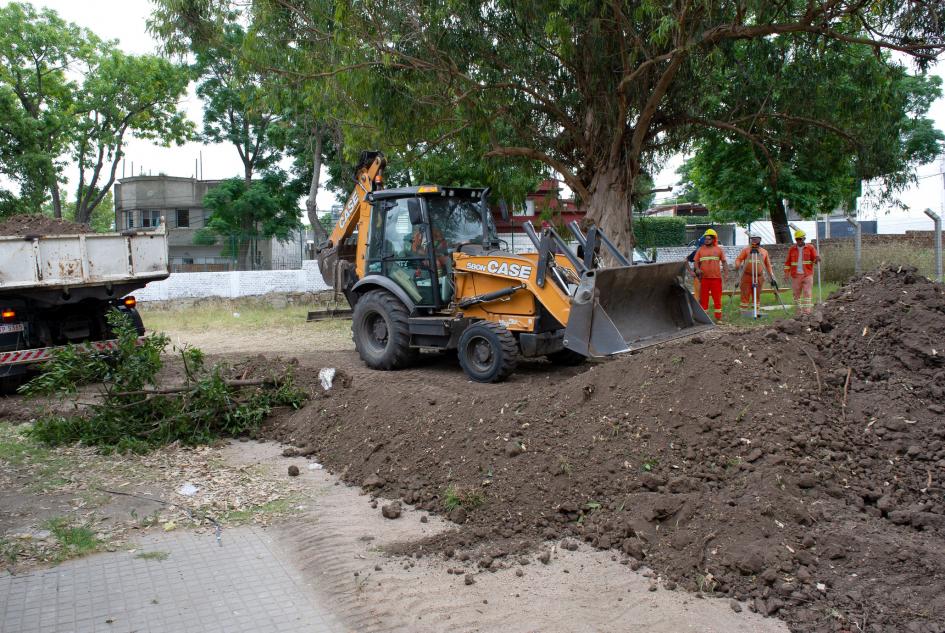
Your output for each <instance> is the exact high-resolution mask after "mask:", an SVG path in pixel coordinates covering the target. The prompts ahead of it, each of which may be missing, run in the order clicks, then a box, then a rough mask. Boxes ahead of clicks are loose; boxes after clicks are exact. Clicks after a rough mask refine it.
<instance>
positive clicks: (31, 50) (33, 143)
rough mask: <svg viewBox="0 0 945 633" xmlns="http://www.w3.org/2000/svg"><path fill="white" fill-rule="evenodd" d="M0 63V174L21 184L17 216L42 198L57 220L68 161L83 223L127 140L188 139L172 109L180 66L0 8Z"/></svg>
mask: <svg viewBox="0 0 945 633" xmlns="http://www.w3.org/2000/svg"><path fill="white" fill-rule="evenodd" d="M0 58H2V61H3V63H2V64H0V173H3V174H4V175H6V176H8V177H9V178H10V179H11V180H13V181H15V182H16V183H17V184H18V185H19V189H20V192H19V203H20V204H19V206H20V208H19V209H18V210H20V211H34V212H36V211H39V209H40V208H41V206H42V205H43V203H44V202H45V200H46V198H47V196H48V197H49V198H51V209H52V213H53V215H54V216H55V217H62V201H61V199H60V182H59V181H60V173H61V170H62V167H63V165H64V164H65V162H66V159H69V158H71V159H72V160H74V161H75V162H76V163H77V164H78V168H79V182H78V184H77V191H76V202H75V219H76V221H78V222H83V223H85V222H88V221H89V218H91V217H92V215H93V213H94V211H95V208H96V207H97V206H98V205H99V204H101V202H102V200H104V198H105V196H106V195H107V194H108V192H109V191H110V189H111V186H112V184H113V183H114V180H115V172H116V168H117V165H118V163H119V161H120V160H121V157H122V144H123V142H124V139H125V137H126V134H131V135H134V136H138V137H141V138H147V139H150V140H153V141H158V142H162V143H170V142H178V141H182V140H184V139H185V138H186V137H187V136H188V135H189V132H190V127H191V124H190V123H188V122H187V121H186V118H185V116H184V114H183V113H182V112H180V111H179V110H178V106H177V102H178V100H179V99H180V98H181V96H182V95H183V94H184V93H185V92H186V89H187V83H188V74H187V71H186V69H185V68H183V67H180V66H176V65H174V64H171V63H170V62H168V61H167V60H164V59H161V58H159V57H155V56H150V55H144V56H134V55H125V54H124V53H122V52H121V51H119V50H118V49H117V47H116V45H115V43H114V42H103V41H102V40H100V39H99V38H98V37H96V36H95V35H94V34H93V33H91V32H89V31H87V30H85V29H81V28H79V27H77V26H75V25H74V24H70V23H68V22H65V21H63V20H62V19H61V18H59V16H58V15H57V14H56V13H55V12H53V11H49V10H45V11H42V12H37V11H36V10H35V9H34V8H33V7H32V6H30V5H26V4H16V3H13V4H10V5H8V6H6V7H4V8H2V9H0ZM76 75H79V76H80V78H79V79H73V77H75V76H76ZM4 199H5V201H4V204H5V206H6V207H7V208H8V209H9V208H10V207H15V206H16V202H15V201H13V200H12V198H11V196H10V195H7V196H4Z"/></svg>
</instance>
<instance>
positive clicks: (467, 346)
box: [457, 321, 518, 382]
mask: <svg viewBox="0 0 945 633" xmlns="http://www.w3.org/2000/svg"><path fill="white" fill-rule="evenodd" d="M457 355H458V356H459V364H460V366H461V367H462V368H463V371H465V372H466V375H467V376H469V377H470V378H472V379H473V380H475V381H476V382H501V381H503V380H505V379H506V378H508V377H509V374H511V373H512V372H513V371H515V365H516V363H517V362H518V343H517V342H516V341H515V337H514V336H512V333H511V332H509V331H508V330H507V329H505V328H504V327H502V326H501V325H499V324H498V323H492V322H490V321H480V322H479V323H476V324H475V325H471V326H469V327H468V328H466V331H465V332H463V334H462V336H460V337H459V347H458V348H457Z"/></svg>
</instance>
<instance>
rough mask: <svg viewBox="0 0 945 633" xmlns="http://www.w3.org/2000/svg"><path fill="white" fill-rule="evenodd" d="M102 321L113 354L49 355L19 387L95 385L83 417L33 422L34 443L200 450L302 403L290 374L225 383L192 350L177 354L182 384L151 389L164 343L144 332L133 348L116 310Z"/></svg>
mask: <svg viewBox="0 0 945 633" xmlns="http://www.w3.org/2000/svg"><path fill="white" fill-rule="evenodd" d="M108 322H109V325H110V326H111V328H112V330H113V331H114V332H115V334H116V336H117V340H118V349H117V351H116V352H115V354H113V355H109V356H106V355H93V356H89V355H86V354H83V353H82V352H80V351H79V350H78V349H76V348H74V347H71V346H70V347H66V348H63V349H60V350H57V351H56V352H55V354H54V356H53V358H52V359H51V360H50V361H49V362H48V363H46V365H45V366H44V369H43V373H42V374H41V375H39V376H38V377H36V378H35V379H33V380H32V381H30V382H29V383H27V384H26V385H24V387H22V388H21V391H23V392H24V393H26V394H27V395H47V396H48V395H53V394H56V393H75V392H76V390H77V388H78V386H79V385H82V384H87V383H93V382H98V383H100V385H101V386H100V394H99V395H100V397H99V398H98V399H97V401H96V402H93V403H91V404H89V405H88V406H87V408H86V409H85V410H84V411H81V412H79V413H76V414H74V415H49V416H46V417H43V418H40V419H39V420H37V422H36V423H35V424H34V425H33V428H32V429H31V430H30V434H31V435H32V436H33V437H35V438H36V439H38V440H39V441H41V442H44V443H46V444H51V445H60V444H72V443H75V442H82V443H84V444H88V445H92V446H98V447H101V448H102V449H104V450H105V451H106V452H109V451H119V452H128V451H130V452H136V453H140V452H145V451H147V450H148V449H150V448H153V447H156V446H160V445H163V444H169V443H172V442H181V443H183V444H189V445H193V444H204V443H208V442H211V441H213V440H214V439H217V438H218V437H221V436H238V435H243V434H247V433H248V434H252V433H254V432H255V431H256V429H258V428H259V425H260V424H261V423H262V421H263V420H264V419H265V418H266V416H267V415H269V413H270V412H271V411H272V409H273V407H277V406H291V407H295V408H298V407H299V406H301V404H302V402H303V401H304V399H305V393H304V392H303V391H301V390H300V389H298V388H297V387H296V386H295V385H294V383H293V381H292V375H291V374H285V375H279V376H276V375H272V376H269V377H268V379H267V380H266V382H265V384H260V385H251V386H237V385H232V384H230V383H228V381H227V380H226V371H227V367H226V365H223V364H215V365H212V366H209V367H208V366H206V365H205V363H204V356H203V353H202V352H201V351H200V350H199V349H194V348H185V349H182V350H180V354H181V361H182V363H183V367H184V374H185V383H184V384H183V385H182V386H181V387H179V388H174V389H165V390H161V389H158V388H156V385H155V377H156V375H157V373H158V371H160V369H161V367H162V365H163V363H162V360H161V354H162V353H163V352H164V350H165V348H166V347H167V345H168V339H167V337H166V336H164V335H161V334H158V335H154V334H152V335H150V336H147V337H145V338H144V339H143V340H141V341H140V342H139V341H138V336H137V332H136V331H135V328H134V326H133V325H132V323H131V320H130V319H129V318H128V317H127V315H124V314H122V313H120V312H118V311H114V312H112V313H111V314H110V315H109V316H108Z"/></svg>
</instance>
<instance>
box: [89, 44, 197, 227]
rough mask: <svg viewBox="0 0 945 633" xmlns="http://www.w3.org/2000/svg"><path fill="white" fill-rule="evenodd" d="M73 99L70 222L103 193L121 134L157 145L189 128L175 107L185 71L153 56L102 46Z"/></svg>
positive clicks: (184, 136) (185, 80)
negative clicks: (74, 180) (74, 176)
mask: <svg viewBox="0 0 945 633" xmlns="http://www.w3.org/2000/svg"><path fill="white" fill-rule="evenodd" d="M84 75H85V77H84V80H83V82H82V88H81V90H79V91H78V93H77V95H76V98H75V110H76V113H77V119H76V124H75V131H74V139H73V142H72V158H73V159H74V160H75V161H76V163H77V164H78V167H79V180H78V185H77V187H76V205H75V207H76V209H75V218H76V221H77V222H83V223H85V222H88V221H89V219H90V218H91V217H92V216H93V214H94V211H95V209H96V207H98V205H99V204H101V202H102V201H103V200H104V199H105V196H107V195H109V192H110V191H111V188H112V185H113V184H114V183H115V174H116V172H117V169H118V164H119V162H120V161H121V158H122V156H124V154H123V152H122V146H123V144H124V142H125V137H126V135H131V136H134V137H136V138H144V139H148V140H150V141H152V142H156V143H159V144H163V145H170V144H171V143H181V142H183V141H185V140H187V139H188V138H190V136H191V134H192V131H193V124H192V123H191V122H190V121H188V120H187V117H186V115H185V113H184V112H183V111H181V110H180V109H179V102H180V99H181V98H182V97H183V96H184V94H185V93H186V92H187V84H188V83H189V80H190V74H189V71H188V70H187V69H186V68H185V67H182V66H178V65H175V64H173V63H171V62H169V61H168V60H166V59H162V58H160V57H157V56H154V55H141V56H136V55H126V54H124V53H122V52H121V51H119V50H118V49H117V48H114V47H113V46H112V45H106V46H103V47H102V48H101V49H100V50H99V51H98V52H97V53H96V54H95V56H94V57H92V58H91V59H90V62H89V63H88V66H87V67H86V68H85V73H84Z"/></svg>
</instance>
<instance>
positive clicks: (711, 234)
mask: <svg viewBox="0 0 945 633" xmlns="http://www.w3.org/2000/svg"><path fill="white" fill-rule="evenodd" d="M718 236H719V234H718V233H716V232H715V229H708V230H707V231H706V232H705V233H704V234H703V235H702V237H714V238H718Z"/></svg>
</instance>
